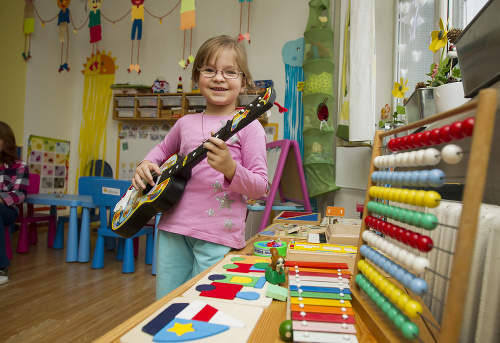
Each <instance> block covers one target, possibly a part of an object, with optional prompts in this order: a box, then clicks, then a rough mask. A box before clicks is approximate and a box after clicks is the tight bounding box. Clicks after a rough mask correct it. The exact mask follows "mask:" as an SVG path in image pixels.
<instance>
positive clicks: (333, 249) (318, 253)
mask: <svg viewBox="0 0 500 343" xmlns="http://www.w3.org/2000/svg"><path fill="white" fill-rule="evenodd" d="M356 253H357V248H356V246H353V245H338V244H321V243H307V242H290V244H289V245H288V250H287V258H288V259H290V260H294V261H308V262H316V261H323V262H332V263H336V262H339V263H347V265H348V266H349V270H351V271H352V270H354V263H355V260H356Z"/></svg>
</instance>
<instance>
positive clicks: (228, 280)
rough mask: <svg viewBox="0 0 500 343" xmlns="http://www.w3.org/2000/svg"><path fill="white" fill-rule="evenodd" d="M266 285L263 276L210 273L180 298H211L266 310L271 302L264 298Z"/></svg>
mask: <svg viewBox="0 0 500 343" xmlns="http://www.w3.org/2000/svg"><path fill="white" fill-rule="evenodd" d="M268 285H269V283H268V282H267V281H266V278H265V277H264V276H263V275H262V276H254V275H250V274H240V273H219V272H215V271H212V272H209V273H208V274H207V275H205V276H204V277H203V278H201V279H200V280H199V281H198V282H197V283H196V284H195V285H194V286H192V287H191V288H189V289H188V290H187V291H186V292H184V294H183V295H182V296H183V297H186V298H191V299H198V300H202V299H209V298H212V300H217V301H220V302H225V303H231V304H240V305H253V306H259V307H264V308H268V307H269V306H270V305H271V303H272V301H273V300H272V299H271V298H267V297H266V292H267V287H268Z"/></svg>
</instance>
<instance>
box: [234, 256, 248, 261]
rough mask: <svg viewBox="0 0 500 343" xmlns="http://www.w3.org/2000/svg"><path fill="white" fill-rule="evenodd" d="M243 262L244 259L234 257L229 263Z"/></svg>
mask: <svg viewBox="0 0 500 343" xmlns="http://www.w3.org/2000/svg"><path fill="white" fill-rule="evenodd" d="M244 260H245V258H244V257H241V256H236V257H233V258H232V259H231V261H233V262H238V261H244Z"/></svg>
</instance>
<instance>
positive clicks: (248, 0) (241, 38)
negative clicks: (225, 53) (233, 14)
mask: <svg viewBox="0 0 500 343" xmlns="http://www.w3.org/2000/svg"><path fill="white" fill-rule="evenodd" d="M239 2H240V34H239V35H238V42H241V41H243V40H245V39H246V40H247V41H248V44H250V32H249V31H250V3H251V2H252V0H247V2H248V17H247V32H246V33H245V34H241V21H242V17H243V3H244V2H245V0H239Z"/></svg>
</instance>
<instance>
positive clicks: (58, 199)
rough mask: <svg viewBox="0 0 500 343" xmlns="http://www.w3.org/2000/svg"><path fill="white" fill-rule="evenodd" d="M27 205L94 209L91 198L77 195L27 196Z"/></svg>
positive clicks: (25, 200)
mask: <svg viewBox="0 0 500 343" xmlns="http://www.w3.org/2000/svg"><path fill="white" fill-rule="evenodd" d="M24 202H25V203H27V204H41V205H60V206H84V207H95V205H94V203H93V202H92V196H90V195H79V194H55V193H50V194H28V195H27V196H26V198H25V199H24Z"/></svg>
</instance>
